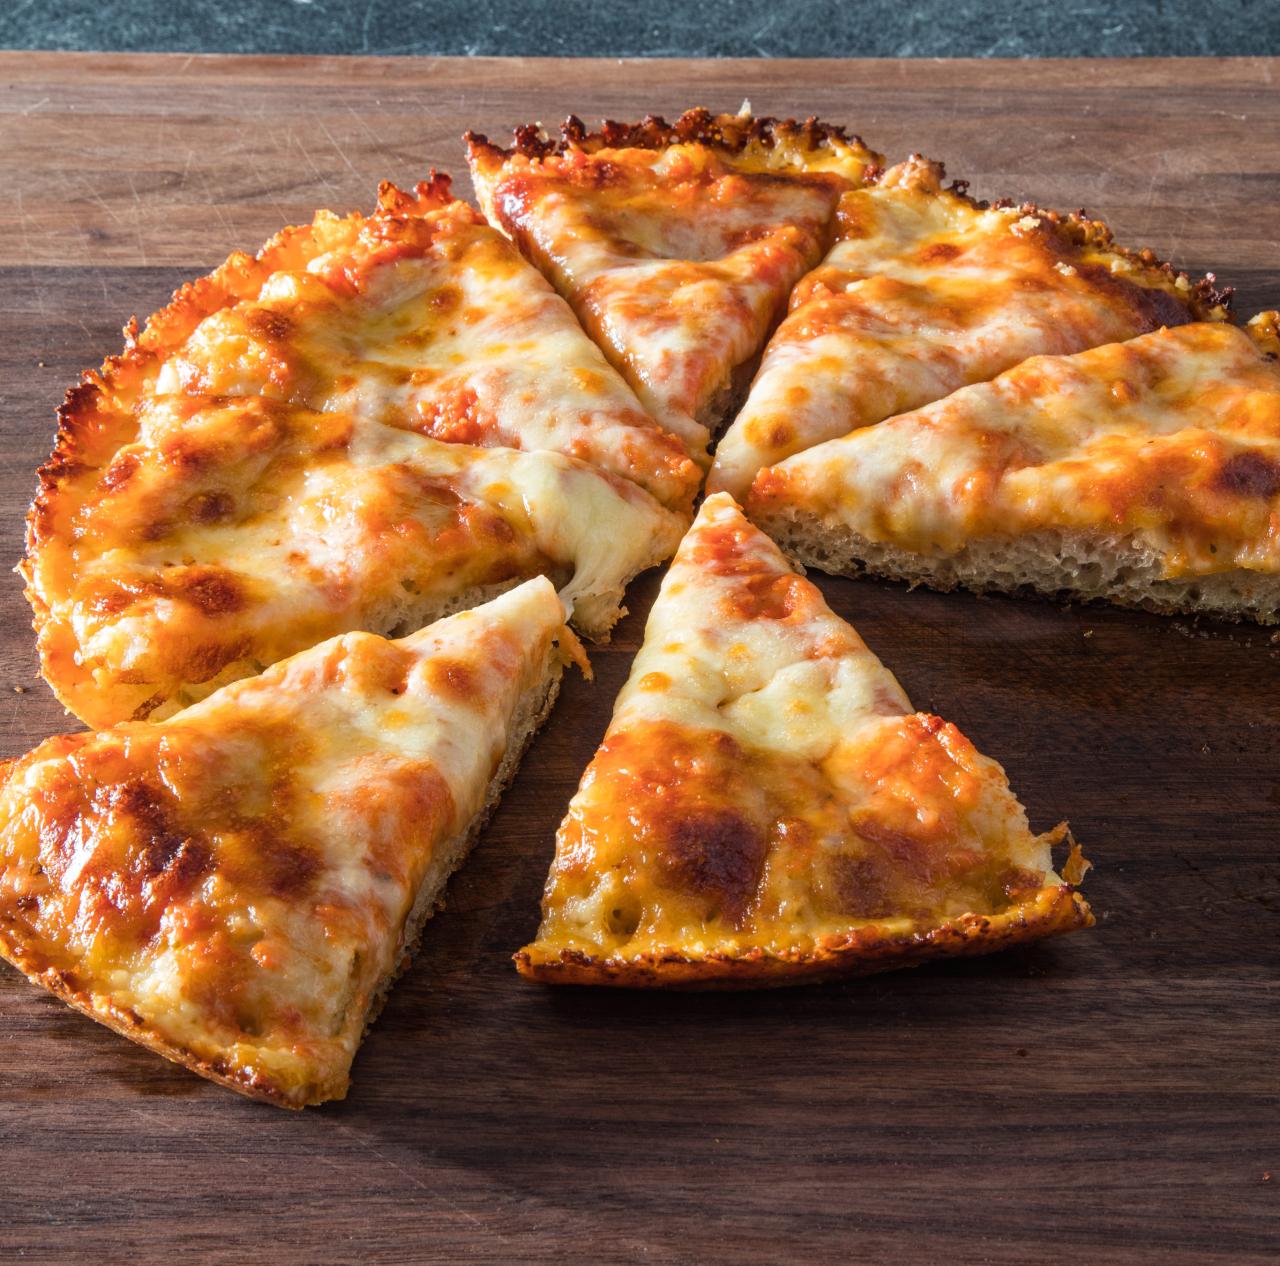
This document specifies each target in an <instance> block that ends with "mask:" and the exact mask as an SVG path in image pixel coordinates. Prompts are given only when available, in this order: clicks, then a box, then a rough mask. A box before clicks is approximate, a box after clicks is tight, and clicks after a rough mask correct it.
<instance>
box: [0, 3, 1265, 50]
mask: <svg viewBox="0 0 1280 1266" xmlns="http://www.w3.org/2000/svg"><path fill="white" fill-rule="evenodd" d="M0 48H48V49H82V50H102V51H129V52H146V51H161V52H164V51H171V52H203V53H371V54H379V53H381V54H399V53H404V54H413V53H420V54H441V55H443V54H482V55H485V54H491V55H511V54H525V55H529V56H538V55H545V56H617V57H635V56H669V57H692V56H707V57H753V56H759V57H817V56H822V57H843V56H848V57H1080V56H1089V57H1134V56H1166V55H1195V54H1216V55H1236V54H1241V55H1247V54H1269V53H1280V4H1277V3H1276V2H1275V0H1266V2H1265V3H1264V2H1260V0H1130V2H1129V3H1125V2H1124V0H1062V2H1061V3H1056V4H1055V3H1041V2H1039V0H968V2H966V0H921V2H920V3H916V4H906V3H902V2H901V0H703V2H700V3H699V2H690V0H551V2H548V3H542V2H539V0H528V2H524V3H522V2H521V0H222V2H221V3H186V4H184V3H180V2H177V3H175V2H174V0H169V2H168V3H166V2H165V0H0Z"/></svg>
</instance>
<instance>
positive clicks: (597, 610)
mask: <svg viewBox="0 0 1280 1266" xmlns="http://www.w3.org/2000/svg"><path fill="white" fill-rule="evenodd" d="M210 415H212V416H210ZM139 433H140V439H141V442H140V443H139V444H138V445H134V446H131V447H130V448H128V449H126V450H122V452H121V454H119V455H118V456H117V458H116V461H117V463H120V466H118V467H116V468H115V469H118V470H119V469H123V470H128V471H132V472H134V473H133V474H132V475H129V476H125V475H119V476H117V477H114V478H113V477H111V474H110V469H109V471H108V477H107V478H106V479H105V480H104V481H103V483H104V484H106V485H107V486H108V489H109V491H104V492H102V493H101V495H100V496H99V497H98V498H97V499H96V500H94V501H92V502H90V503H89V504H87V505H86V506H85V507H84V508H83V509H82V511H81V514H80V516H79V518H78V521H77V524H76V536H75V552H74V557H73V558H71V559H65V560H61V561H60V564H59V565H60V566H61V567H62V568H64V569H65V572H66V573H68V574H69V578H70V580H71V583H70V584H68V585H66V586H65V588H64V589H63V590H62V592H60V593H58V594H57V596H56V598H55V600H54V601H53V602H51V604H50V614H49V620H48V621H47V627H48V628H49V629H50V630H62V629H65V630H67V631H68V632H69V634H70V636H71V638H72V640H73V642H74V645H75V646H76V648H77V657H78V658H77V663H76V672H75V673H74V674H68V675H66V676H65V677H64V676H60V675H59V676H57V678H56V684H57V685H59V686H60V687H61V688H62V689H63V698H64V700H65V701H66V702H67V703H68V705H69V706H71V707H72V708H73V709H74V710H75V711H76V712H77V713H78V714H80V715H81V716H83V717H84V718H85V719H86V720H88V721H89V722H90V723H97V724H102V723H110V722H112V721H115V720H119V719H121V717H122V716H123V717H127V716H129V715H130V714H131V713H133V712H134V711H136V710H137V709H139V708H140V707H141V708H145V709H146V710H147V711H148V712H150V713H153V714H154V713H156V712H157V711H159V713H160V715H163V714H164V712H165V711H168V710H172V708H173V707H174V706H177V705H179V704H180V703H182V702H183V701H187V702H189V701H191V700H193V699H195V698H199V697H201V696H202V695H204V694H207V693H208V692H209V691H210V690H212V689H214V688H216V687H217V686H218V685H220V684H222V683H223V682H225V681H227V680H231V679H233V678H234V677H236V676H243V675H245V674H246V673H250V672H254V671H257V670H258V669H259V668H261V667H262V666H263V665H266V664H270V663H273V662H275V661H276V660H277V659H280V658H281V657H283V656H285V655H290V654H293V653H294V652H296V651H298V650H300V649H303V648H304V647H306V646H308V645H311V644H312V643H314V642H316V641H319V640H322V639H323V638H326V637H330V636H332V635H334V634H335V633H339V632H343V631H346V630H349V629H357V628H368V629H372V630H376V631H378V632H382V633H388V632H392V631H396V630H403V629H404V628H405V627H413V626H414V625H415V624H417V623H420V622H421V613H422V612H424V611H433V610H434V611H438V610H439V609H440V608H441V607H447V605H448V603H449V602H450V601H452V600H453V599H454V597H455V596H456V595H458V594H460V593H466V592H468V591H471V592H476V593H480V592H483V591H484V589H485V588H486V587H504V586H506V585H509V584H511V583H513V582H514V581H515V580H518V579H520V578H522V577H524V576H528V575H532V574H535V573H537V572H539V571H542V572H549V573H551V574H552V575H554V576H555V577H556V579H557V581H558V583H560V584H561V586H562V597H563V599H564V601H565V604H566V606H567V607H568V608H569V609H570V610H576V611H577V613H578V617H579V618H580V619H581V620H582V621H583V623H584V624H585V625H586V626H587V627H599V626H600V625H601V624H605V625H607V622H608V620H609V613H610V612H611V611H612V610H613V609H614V608H615V607H616V604H617V601H618V597H619V594H620V591H621V589H622V587H623V586H624V585H625V583H626V581H627V580H628V579H629V578H630V576H632V575H634V574H635V573H636V572H637V571H640V570H643V569H644V568H645V567H648V566H652V565H653V564H654V563H656V562H658V561H660V560H661V559H662V558H663V557H665V556H666V555H667V554H669V553H670V551H671V550H673V549H674V548H675V546H676V544H677V542H678V540H679V533H680V528H681V526H682V520H681V518H680V517H679V516H677V515H675V514H673V513H671V512H670V511H666V510H663V509H662V508H661V507H660V506H659V505H658V504H657V503H656V502H655V501H654V500H653V499H652V498H651V497H650V496H648V494H647V493H645V492H643V491H641V489H640V488H639V487H637V486H636V485H634V484H631V483H628V482H626V481H624V480H620V479H610V478H608V477H607V476H605V475H604V474H603V473H602V472H600V471H599V470H597V469H596V468H594V467H591V466H588V465H586V464H585V463H583V462H580V461H576V460H574V459H572V458H567V457H563V456H561V455H560V454H558V453H553V452H546V451H533V452H522V451H519V450H516V449H509V448H476V447H472V446H469V445H461V444H446V443H442V442H440V441H438V440H433V439H429V438H426V437H424V436H421V435H418V434H416V433H414V432H411V431H405V430H402V429H400V428H397V427H388V426H382V425H380V424H377V423H373V422H368V421H365V422H358V421H356V420H354V419H351V418H343V417H342V416H340V415H335V414H313V413H309V412H306V411H304V410H300V409H296V408H292V407H289V406H282V405H273V404H269V403H268V402H266V401H263V400H260V399H257V398H250V399H247V400H244V401H241V402H232V403H227V404H222V405H210V406H208V407H206V408H203V409H202V408H199V407H198V406H197V405H196V404H194V403H193V402H184V403H183V404H182V405H181V406H178V405H177V404H175V403H174V402H173V401H172V400H162V401H160V402H157V403H156V404H155V405H153V406H151V408H150V409H148V410H147V411H145V413H144V416H143V419H142V423H141V427H140V432H139ZM202 439H203V440H206V441H207V446H204V447H202V446H201V442H202ZM237 439H242V440H243V443H241V444H237V443H235V441H236V440H237ZM175 452H176V453H178V454H181V455H182V459H183V460H184V461H186V462H187V463H191V462H193V461H196V462H198V471H199V474H198V477H192V476H189V475H188V474H187V473H186V471H185V469H181V468H180V469H179V470H178V471H177V472H176V473H175V472H174V471H173V469H172V468H173V466H174V464H175V456H174V455H175ZM197 455H198V457H197ZM135 480H136V481H137V482H136V483H135ZM193 502H194V503H195V504H196V506H197V507H198V506H202V505H203V506H208V505H210V504H211V505H212V506H213V508H214V510H216V512H217V513H216V516H215V515H212V514H211V513H209V512H208V511H207V510H206V511H202V510H200V509H198V508H197V509H195V510H194V511H193V508H192V507H193ZM602 526H607V530H604V531H602ZM56 561H57V560H55V556H54V555H53V554H51V553H47V554H46V556H45V558H44V562H45V564H46V565H48V566H53V565H55V562H56ZM50 588H52V586H50Z"/></svg>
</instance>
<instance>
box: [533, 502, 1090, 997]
mask: <svg viewBox="0 0 1280 1266" xmlns="http://www.w3.org/2000/svg"><path fill="white" fill-rule="evenodd" d="M1064 838H1067V832H1066V827H1065V825H1062V826H1059V827H1058V828H1057V829H1055V830H1053V831H1050V832H1049V833H1048V834H1045V835H1039V836H1037V835H1033V834H1032V833H1031V831H1030V830H1029V829H1028V826H1027V818H1026V814H1025V813H1024V811H1023V809H1022V806H1021V805H1020V804H1019V803H1018V801H1017V800H1016V799H1015V798H1014V795H1013V793H1012V792H1011V791H1010V789H1009V785H1008V782H1007V781H1006V778H1005V774H1004V771H1003V770H1002V769H1001V768H1000V766H999V765H998V764H996V762H995V761H993V760H990V759H989V758H987V757H985V756H983V755H981V754H980V753H979V752H978V751H976V750H975V749H974V747H973V745H972V744H971V743H970V742H969V741H968V740H967V739H966V738H965V737H964V735H962V734H961V733H960V732H959V731H958V730H957V729H956V728H955V727H954V726H953V725H949V724H948V723H947V722H945V721H943V720H940V719H939V718H938V717H935V716H930V715H928V714H926V713H921V712H913V711H912V709H911V705H910V703H908V701H907V698H906V696H905V695H904V694H903V692H902V689H901V687H900V686H899V685H898V683H897V682H896V681H895V680H894V678H893V676H892V675H891V674H890V673H889V671H888V670H887V669H886V668H885V667H884V666H883V665H882V664H881V663H880V661H879V660H878V659H877V658H876V657H875V655H873V654H872V653H871V651H870V650H868V649H867V647H866V645H865V644H864V643H863V641H862V639H861V638H860V637H859V636H858V634H857V633H856V632H854V630H853V629H852V628H850V626H849V625H848V624H846V623H845V622H844V621H843V620H841V619H839V618H838V617H837V616H835V615H834V614H833V613H832V612H831V610H830V609H829V608H828V607H827V605H826V603H825V602H824V601H823V599H822V595H821V594H820V593H819V591H818V590H817V589H816V588H815V587H814V586H813V585H812V584H811V583H810V582H809V581H807V580H805V579H804V578H803V577H802V576H800V575H798V574H796V572H794V571H793V570H792V568H791V566H790V564H788V562H787V561H786V559H785V558H784V557H783V555H782V554H781V553H780V552H779V550H778V548H777V547H776V546H775V545H774V544H773V543H772V542H771V541H770V540H769V538H768V537H767V536H765V535H764V533H763V532H761V531H760V530H759V529H757V528H755V527H753V526H752V525H751V524H750V523H749V522H748V521H747V520H746V519H745V518H744V517H743V515H742V513H741V512H740V510H739V509H738V507H737V505H736V504H735V503H734V502H733V500H732V499H731V498H730V497H729V496H728V495H727V494H724V493H721V494H717V495H715V496H712V497H710V498H708V500H707V501H706V502H705V504H704V505H703V507H702V510H701V512H700V513H699V515H698V518H697V520H696V521H695V522H694V525H693V527H692V529H691V530H690V532H689V534H688V535H687V536H686V537H685V539H684V541H683V543H682V544H681V546H680V549H679V551H678V552H677V554H676V557H675V561H674V562H673V563H672V565H671V569H670V571H669V572H668V574H667V576H666V578H665V580H664V582H663V585H662V589H661V592H660V593H659V595H658V598H657V601H656V602H655V604H654V606H653V610H652V611H651V613H650V616H649V623H648V626H647V628H646V629H645V639H644V645H643V646H642V647H641V650H640V652H639V654H638V655H637V656H636V660H635V663H634V665H633V667H632V670H631V676H630V678H629V679H628V681H627V684H626V685H625V686H624V687H623V689H622V692H621V694H620V695H619V696H618V700H617V704H616V706H615V708H614V713H613V721H612V723H611V724H610V727H609V730H608V733H607V734H606V735H605V739H604V742H603V743H602V745H601V747H600V750H599V751H598V752H597V753H596V756H595V758H594V760H593V761H592V762H591V765H590V766H589V767H588V769H587V771H586V773H585V774H584V775H583V778H582V782H581V784H580V786H579V788H578V792H577V794H576V795H575V797H574V799H573V801H572V803H571V804H570V806H569V811H568V814H567V816H566V817H565V819H564V822H563V824H562V825H561V827H560V832H559V836H558V838H557V842H556V856H555V861H554V863H553V865H552V868H551V874H550V877H549V879H548V881H547V887H546V892H545V896H544V899H543V918H542V926H541V928H540V929H539V932H538V936H537V939H536V940H535V941H534V942H533V944H531V945H529V946H527V947H526V948H525V949H523V950H521V951H520V952H519V953H518V954H517V955H516V962H517V965H518V967H519V969H520V971H521V972H522V973H524V974H525V975H527V976H530V977H533V978H536V979H539V980H545V981H551V982H566V983H580V984H611V985H637V986H660V985H677V986H680V985H684V986H691V985H741V986H747V985H766V984H785V983H788V982H791V981H800V980H807V979H812V978H815V977H822V976H828V975H839V974H859V973H866V972H872V971H879V970H883V969H887V968H891V967H901V966H906V965H908V964H911V963H916V962H920V961H921V960H923V959H927V958H932V957H936V956H940V955H949V954H981V953H986V952H988V951H991V950H997V949H1002V948H1004V947H1005V946H1008V945H1012V944H1015V943H1017V942H1020V941H1027V940H1031V939H1034V938H1037V937H1042V936H1048V935H1051V934H1053V933H1058V932H1066V931H1070V930H1071V929H1073V928H1078V927H1084V926H1087V925H1089V924H1090V923H1091V922H1092V916H1091V915H1090V913H1089V908H1088V906H1087V905H1086V904H1085V902H1084V900H1083V899H1082V898H1081V897H1080V896H1079V894H1078V893H1077V892H1076V890H1075V887H1074V881H1075V880H1078V879H1079V877H1080V875H1081V874H1082V873H1083V869H1084V865H1085V863H1083V861H1082V860H1081V858H1080V857H1079V852H1078V850H1073V851H1072V854H1071V857H1070V859H1069V860H1068V862H1067V864H1066V866H1065V867H1064V868H1063V872H1062V875H1061V876H1060V875H1059V874H1056V873H1055V872H1054V869H1053V862H1052V859H1051V856H1050V849H1051V846H1052V845H1054V844H1056V843H1058V842H1059V841H1061V840H1062V839H1064Z"/></svg>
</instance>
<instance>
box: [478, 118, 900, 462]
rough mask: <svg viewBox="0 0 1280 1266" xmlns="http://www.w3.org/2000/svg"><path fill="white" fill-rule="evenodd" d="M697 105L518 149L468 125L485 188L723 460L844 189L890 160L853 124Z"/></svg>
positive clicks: (527, 133)
mask: <svg viewBox="0 0 1280 1266" xmlns="http://www.w3.org/2000/svg"><path fill="white" fill-rule="evenodd" d="M745 110H746V107H745V106H744V113H740V114H737V115H729V114H721V115H713V114H712V113H711V112H710V111H708V110H706V109H701V108H699V109H692V110H688V111H686V112H685V113H684V114H682V115H681V116H680V118H679V119H677V120H676V122H675V123H667V122H666V120H664V119H662V118H660V117H655V116H649V117H648V118H646V119H644V120H643V121H641V122H639V123H619V122H616V121H612V120H609V121H606V122H605V123H604V124H603V126H602V127H601V128H600V129H599V130H598V131H591V130H588V128H587V127H586V126H585V125H584V124H583V123H582V121H581V120H580V119H578V118H576V117H573V116H571V117H570V118H569V119H568V120H567V121H566V123H565V124H564V125H563V127H562V129H561V133H560V137H559V139H551V138H549V137H548V136H547V135H546V134H545V133H544V132H543V131H542V129H541V127H540V126H539V125H528V126H524V127H520V128H517V129H516V130H515V136H514V143H513V145H512V146H511V147H510V148H505V149H504V148H502V147H500V146H497V145H494V144H492V143H491V142H490V141H489V140H488V138H487V137H485V136H484V135H482V134H479V133H474V132H470V133H468V134H467V135H466V138H465V139H466V141H467V147H468V161H469V163H470V167H471V175H472V183H473V185H474V187H475V190H476V194H477V199H478V201H479V203H480V206H481V208H482V209H483V210H484V213H485V215H486V216H487V217H488V219H489V221H490V223H492V224H494V225H495V226H496V227H499V228H501V229H502V230H503V232H505V233H507V234H509V235H510V236H511V237H512V238H513V239H514V240H515V241H516V242H517V244H518V245H519V247H520V249H521V250H522V251H523V252H524V253H525V254H526V255H527V256H528V257H529V258H530V259H531V260H533V262H534V263H536V264H537V265H538V267H539V268H540V269H542V271H543V272H544V273H545V274H546V275H547V277H548V279H549V280H550V281H551V282H552V283H553V284H554V285H555V286H556V288H557V289H558V290H559V291H560V293H561V294H563V295H564V296H565V298H566V299H567V300H568V301H569V302H570V304H571V305H572V306H573V308H574V310H575V311H576V312H577V314H578V316H579V318H580V319H581V321H582V323H583V325H584V326H585V328H586V329H587V330H588V332H589V333H590V334H591V335H592V337H594V338H595V339H596V341H597V342H598V343H599V345H600V346H601V348H602V349H603V350H604V352H605V354H606V355H607V356H608V357H609V359H610V361H611V362H612V363H613V364H614V365H615V366H616V367H617V368H618V369H619V370H620V372H621V373H622V374H623V375H624V377H626V378H627V381H628V382H629V383H630V384H631V386H632V387H633V388H634V389H635V391H636V393H637V395H638V396H639V397H640V399H641V401H642V402H643V403H644V404H645V405H646V407H647V408H648V409H649V410H650V412H651V413H652V414H653V416H654V417H655V418H657V419H658V421H659V422H661V423H662V424H663V425H664V426H665V427H666V428H667V429H668V430H671V431H673V432H675V433H676V434H678V435H679V436H681V438H682V439H684V441H685V443H686V445H687V446H688V448H689V451H690V453H691V454H692V455H693V456H694V457H695V458H697V459H698V460H700V461H703V462H705V461H707V460H708V458H707V454H706V449H707V445H708V444H709V442H710V440H711V438H712V437H713V436H714V435H716V434H717V433H718V432H719V431H720V430H721V429H722V428H723V426H724V424H725V423H726V422H727V421H728V420H729V419H730V418H731V417H732V415H733V412H734V410H735V409H736V407H737V405H738V403H739V402H740V401H741V399H742V397H743V395H744V394H745V391H746V387H747V384H748V382H749V381H750V378H751V375H752V374H753V373H754V370H755V367H756V365H757V364H758V362H759V356H760V350H761V348H762V347H763V345H764V342H765V340H766V339H767V337H768V335H769V332H770V331H771V330H772V328H773V327H774V326H775V325H776V324H777V322H778V321H779V320H780V319H781V317H782V315H783V313H784V312H785V310H786V302H787V297H788V295H789V293H790V291H791V289H792V286H793V285H794V284H795V283H796V282H797V281H798V280H799V279H800V277H801V276H803V274H804V273H805V272H806V271H807V270H808V269H809V268H811V267H812V266H813V265H814V264H815V263H817V262H818V259H819V258H820V257H821V255H822V253H823V251H824V250H825V249H826V246H827V244H828V241H829V238H830V232H831V225H832V222H833V218H834V214H835V210H836V203H837V201H838V198H839V194H840V192H841V191H842V190H843V189H847V188H849V187H851V186H854V185H857V184H860V183H861V182H862V181H863V180H865V179H866V178H867V177H868V176H869V175H871V174H874V173H875V172H876V171H878V170H879V166H880V164H881V162H882V156H881V155H879V154H876V153H874V152H872V151H870V150H868V149H867V148H866V147H865V146H864V145H863V144H862V141H861V140H860V138H858V137H856V136H852V135H850V134H849V133H847V132H846V131H845V130H844V129H843V128H840V127H837V126H834V125H831V124H826V123H822V122H820V121H818V120H816V119H812V118H811V119H808V120H806V121H805V122H803V123H799V122H796V121H795V120H792V119H787V120H779V119H773V118H755V117H753V116H752V115H751V114H749V113H746V112H745Z"/></svg>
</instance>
